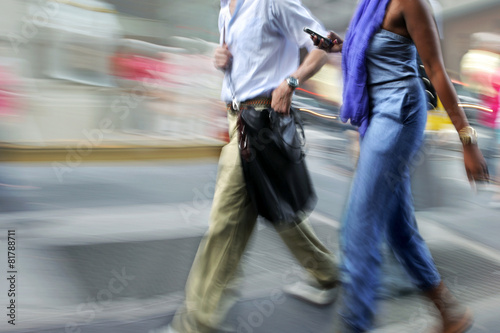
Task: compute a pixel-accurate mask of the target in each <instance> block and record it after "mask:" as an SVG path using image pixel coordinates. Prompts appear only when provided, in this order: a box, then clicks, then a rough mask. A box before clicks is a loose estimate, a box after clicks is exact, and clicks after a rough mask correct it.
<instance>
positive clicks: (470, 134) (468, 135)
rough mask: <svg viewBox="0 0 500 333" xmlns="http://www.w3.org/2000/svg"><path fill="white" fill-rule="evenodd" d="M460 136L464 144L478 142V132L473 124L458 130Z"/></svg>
mask: <svg viewBox="0 0 500 333" xmlns="http://www.w3.org/2000/svg"><path fill="white" fill-rule="evenodd" d="M458 136H459V137H460V141H462V144H463V145H464V146H465V145H475V144H477V132H476V130H475V129H474V127H472V126H465V127H464V128H462V129H461V130H460V131H458Z"/></svg>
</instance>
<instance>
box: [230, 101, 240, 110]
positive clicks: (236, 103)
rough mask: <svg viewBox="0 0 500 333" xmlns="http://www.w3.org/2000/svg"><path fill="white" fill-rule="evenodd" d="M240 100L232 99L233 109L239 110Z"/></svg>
mask: <svg viewBox="0 0 500 333" xmlns="http://www.w3.org/2000/svg"><path fill="white" fill-rule="evenodd" d="M240 105H241V102H240V101H237V100H236V98H235V99H233V102H232V106H233V110H234V111H240Z"/></svg>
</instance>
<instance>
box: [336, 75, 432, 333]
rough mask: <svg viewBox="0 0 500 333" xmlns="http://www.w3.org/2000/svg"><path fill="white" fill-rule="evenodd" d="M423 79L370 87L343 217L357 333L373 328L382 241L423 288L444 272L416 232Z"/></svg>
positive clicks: (347, 297)
mask: <svg viewBox="0 0 500 333" xmlns="http://www.w3.org/2000/svg"><path fill="white" fill-rule="evenodd" d="M420 85H421V82H420V79H418V78H416V79H409V80H404V81H396V82H392V83H388V84H384V85H378V86H372V87H370V90H369V93H370V96H371V103H372V114H371V119H370V125H369V127H368V130H367V132H366V134H365V136H364V138H363V139H362V141H361V150H360V157H359V161H358V167H357V170H356V174H355V176H354V179H353V183H352V187H351V194H350V197H349V201H348V206H347V209H346V211H345V214H344V219H343V225H342V233H341V249H342V264H341V271H342V283H343V294H342V299H341V308H340V315H341V317H342V318H343V319H344V320H345V322H346V323H347V324H348V325H349V326H350V327H351V328H352V330H353V332H364V331H367V330H369V329H370V328H371V323H372V320H373V316H374V313H375V296H376V290H377V287H378V285H379V280H380V277H379V272H380V264H381V252H380V246H381V243H382V241H383V239H384V236H385V239H386V240H387V243H388V245H389V246H390V247H391V248H392V250H393V251H394V254H395V255H396V258H397V259H398V261H399V262H400V263H401V264H402V265H403V266H404V268H405V269H406V271H407V272H408V274H409V276H410V277H411V278H412V281H413V282H414V283H415V284H416V285H417V286H418V287H419V288H421V289H422V290H426V289H430V288H433V287H435V286H437V285H438V284H439V283H440V281H441V278H440V275H439V273H438V271H437V269H436V267H435V265H434V261H433V259H432V257H431V254H430V252H429V249H428V248H427V245H426V244H425V242H424V241H423V239H422V237H421V236H420V233H419V231H418V228H417V223H416V220H415V214H414V209H413V201H412V195H411V186H410V171H411V169H412V168H413V167H415V166H416V165H417V164H418V161H417V160H416V159H415V157H416V155H415V153H416V152H417V150H418V148H419V147H420V145H421V143H422V139H423V132H424V128H425V122H426V116H427V114H426V111H425V108H426V106H425V96H423V90H422V89H421V86H420Z"/></svg>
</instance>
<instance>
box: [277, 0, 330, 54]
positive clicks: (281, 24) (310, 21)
mask: <svg viewBox="0 0 500 333" xmlns="http://www.w3.org/2000/svg"><path fill="white" fill-rule="evenodd" d="M271 15H272V17H273V19H274V20H275V23H276V26H277V27H278V29H280V30H281V32H282V33H283V35H284V36H285V37H286V38H287V39H289V40H291V41H292V42H294V43H296V44H297V45H298V46H299V47H300V48H303V47H305V48H307V50H308V51H309V52H310V51H311V50H313V49H314V48H315V46H314V43H313V42H312V40H311V37H310V36H309V34H307V33H305V32H304V31H303V29H304V27H306V28H309V29H312V30H313V31H316V32H317V33H319V34H321V35H323V36H326V35H327V34H328V33H327V31H326V29H325V28H324V27H323V25H322V24H321V23H320V22H319V21H318V20H317V19H316V18H315V17H314V16H313V15H312V14H311V12H310V11H309V10H308V9H307V8H305V7H304V5H303V4H302V2H301V1H300V0H272V1H271Z"/></svg>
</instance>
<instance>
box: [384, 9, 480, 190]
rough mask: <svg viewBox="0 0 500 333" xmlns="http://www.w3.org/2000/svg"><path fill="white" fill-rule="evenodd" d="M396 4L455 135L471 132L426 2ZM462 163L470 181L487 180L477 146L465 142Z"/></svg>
mask: <svg viewBox="0 0 500 333" xmlns="http://www.w3.org/2000/svg"><path fill="white" fill-rule="evenodd" d="M393 1H398V3H399V5H400V8H401V13H402V17H403V19H404V22H405V25H406V29H407V30H408V34H409V35H410V37H411V39H412V40H413V42H414V43H415V46H416V47H417V51H418V53H419V55H420V58H421V60H422V63H423V65H424V67H425V71H426V73H427V75H428V76H429V79H430V80H431V82H432V84H433V85H434V88H435V89H436V92H437V94H438V96H439V98H440V99H441V102H442V103H443V106H444V108H445V110H446V112H447V113H448V115H449V116H450V119H451V122H452V123H453V125H454V126H455V128H456V130H457V132H459V133H461V132H467V131H468V130H470V128H469V127H468V126H469V121H468V120H467V117H466V116H465V112H464V110H463V109H462V108H461V107H460V106H459V99H458V96H457V94H456V92H455V88H454V87H453V85H452V83H451V80H450V79H449V77H448V74H447V73H446V69H445V66H444V62H443V57H442V53H441V45H440V41H439V35H438V31H437V27H436V24H435V21H434V17H433V15H432V10H431V7H430V5H429V3H428V2H427V1H426V0H393ZM463 146H464V163H465V169H466V171H467V176H468V177H469V180H471V181H472V180H478V181H482V180H487V179H488V170H487V167H486V162H485V161H484V158H483V156H482V154H481V152H480V151H479V149H478V147H477V144H475V143H468V144H467V143H465V142H464V145H463Z"/></svg>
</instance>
